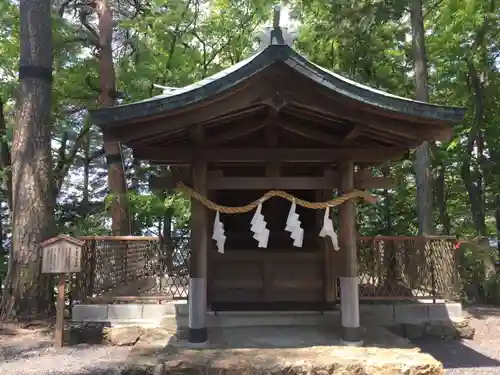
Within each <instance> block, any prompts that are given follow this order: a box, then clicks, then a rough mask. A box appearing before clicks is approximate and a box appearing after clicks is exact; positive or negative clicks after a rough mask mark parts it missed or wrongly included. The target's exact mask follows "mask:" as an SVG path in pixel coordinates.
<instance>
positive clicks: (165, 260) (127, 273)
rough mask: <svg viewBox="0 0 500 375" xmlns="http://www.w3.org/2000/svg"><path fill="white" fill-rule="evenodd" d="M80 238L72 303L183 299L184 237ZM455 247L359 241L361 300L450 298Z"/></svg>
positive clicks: (448, 240) (427, 240) (440, 242)
mask: <svg viewBox="0 0 500 375" xmlns="http://www.w3.org/2000/svg"><path fill="white" fill-rule="evenodd" d="M82 240H84V242H85V247H84V251H83V254H82V264H83V271H82V272H80V273H78V274H77V275H76V279H75V281H74V285H73V288H72V291H73V292H72V299H73V300H76V301H84V300H88V299H89V298H95V297H102V296H108V297H113V298H114V297H123V298H125V297H127V296H134V297H147V296H149V297H151V296H153V295H154V296H157V297H158V298H162V297H163V298H171V299H176V298H186V297H187V294H188V283H189V276H188V269H189V255H190V247H189V238H188V237H186V236H182V237H179V238H176V239H174V240H173V243H172V244H171V245H170V246H164V245H162V244H161V242H160V240H159V239H158V238H157V237H134V236H129V237H111V236H96V237H82ZM455 244H456V240H455V238H452V237H401V236H398V237H389V236H377V237H359V238H358V261H359V281H360V282H359V284H360V298H361V299H364V300H413V299H416V298H418V299H454V298H455V297H456V296H457V293H458V290H457V287H458V275H457V272H456V264H455ZM264 251H265V250H264ZM337 292H338V295H337V298H339V297H340V293H339V290H338V291H337Z"/></svg>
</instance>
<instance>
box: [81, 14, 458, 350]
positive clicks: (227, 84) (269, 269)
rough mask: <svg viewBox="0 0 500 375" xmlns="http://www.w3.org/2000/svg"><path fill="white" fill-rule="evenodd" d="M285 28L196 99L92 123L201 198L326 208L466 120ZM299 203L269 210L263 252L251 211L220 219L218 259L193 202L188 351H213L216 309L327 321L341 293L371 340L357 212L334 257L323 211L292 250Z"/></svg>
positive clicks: (348, 330) (169, 98) (207, 217)
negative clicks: (317, 313)
mask: <svg viewBox="0 0 500 375" xmlns="http://www.w3.org/2000/svg"><path fill="white" fill-rule="evenodd" d="M278 21H279V14H277V15H275V22H274V26H273V27H272V28H269V33H267V36H266V38H265V40H263V41H262V44H261V47H260V49H259V50H258V51H257V52H256V53H255V54H253V55H252V56H250V57H249V58H247V59H245V60H243V61H241V62H239V63H237V64H235V65H233V66H231V67H229V68H227V69H225V70H223V71H221V72H219V73H217V74H215V75H213V76H211V77H208V78H205V79H203V80H201V81H199V82H196V83H194V84H191V85H188V86H186V87H183V88H178V89H172V90H167V91H165V92H164V93H163V94H161V95H157V96H154V97H152V98H150V99H146V100H143V101H139V102H135V103H132V104H126V105H120V106H116V107H110V108H102V109H98V110H95V111H92V113H91V119H92V122H93V124H96V125H98V126H99V127H100V128H101V129H102V130H103V133H104V135H105V137H106V138H107V139H109V140H115V141H119V142H121V143H122V144H124V145H126V146H127V147H129V148H131V149H132V150H133V154H134V157H135V158H139V159H144V160H148V161H149V162H150V163H151V164H160V165H169V166H171V168H172V170H173V171H175V173H174V176H175V177H176V178H177V179H179V181H182V182H183V183H184V184H186V185H187V186H189V187H191V188H192V189H194V191H196V192H197V193H198V194H200V195H201V196H203V197H206V198H208V199H210V200H211V201H213V202H215V203H217V204H220V205H225V206H244V205H246V204H248V203H250V202H252V201H255V200H256V199H259V198H260V197H261V196H263V195H264V194H265V193H266V192H268V191H270V190H274V189H277V190H284V191H287V192H289V193H290V194H292V195H293V196H294V197H297V198H298V199H304V200H307V201H310V202H322V201H328V200H330V199H332V197H333V192H334V191H337V193H338V195H339V196H341V195H343V194H346V193H350V192H353V191H354V190H355V189H357V190H363V189H380V188H382V189H383V188H391V186H392V185H391V181H390V180H388V179H386V178H382V177H374V176H372V175H371V173H370V169H369V168H370V166H374V165H379V164H381V163H384V162H387V161H392V160H400V159H402V158H404V157H406V156H407V155H408V153H409V150H411V149H414V148H416V147H417V146H419V145H420V144H421V143H422V142H424V141H436V140H438V141H446V140H448V139H450V137H451V135H452V132H453V130H452V126H453V124H455V123H458V122H460V121H461V120H462V118H463V116H464V113H465V110H464V109H463V108H452V107H444V106H439V105H433V104H428V103H424V102H418V101H414V100H410V99H405V98H401V97H398V96H395V95H391V94H388V93H385V92H382V91H379V90H375V89H373V88H370V87H367V86H363V85H361V84H358V83H356V82H353V81H351V80H349V79H346V78H343V77H341V76H339V75H337V74H335V73H333V72H331V71H328V70H326V69H324V68H321V67H320V66H318V65H316V64H314V63H312V62H311V61H309V60H308V59H306V58H305V57H304V56H302V55H301V54H299V53H298V52H297V51H295V50H294V49H293V48H292V45H291V40H290V38H289V35H288V33H287V31H286V29H285V28H282V27H280V26H279V22H278ZM107 157H108V160H111V161H112V160H117V158H116V155H107ZM164 187H166V186H164ZM290 205H291V202H290V201H288V200H286V199H281V198H273V199H269V200H267V201H265V202H263V203H262V215H263V217H264V218H265V222H266V225H267V227H266V228H267V229H268V230H269V233H268V238H267V239H266V242H267V244H265V245H266V246H261V247H259V244H260V242H259V243H258V242H257V241H256V239H255V237H254V233H252V231H251V230H250V222H251V220H252V217H253V215H254V213H255V210H254V211H251V212H247V213H241V214H225V213H220V221H221V222H222V223H223V225H224V235H225V237H226V241H225V243H224V244H223V247H224V251H223V253H221V252H219V251H218V248H217V243H216V242H215V241H213V240H212V232H213V225H214V219H215V215H216V212H214V211H213V210H209V209H207V207H205V206H204V205H203V204H202V203H201V202H200V201H199V200H196V199H192V205H191V210H192V213H191V215H192V217H191V220H192V224H191V258H190V281H189V297H188V299H189V341H190V342H193V343H199V342H205V341H206V340H207V311H209V310H213V311H217V310H247V311H248V310H270V309H272V310H285V309H286V310H325V309H329V308H335V306H333V303H334V299H335V298H334V296H335V293H336V290H337V288H338V287H339V288H340V309H341V322H342V334H341V335H342V339H343V340H344V341H346V342H352V343H356V342H360V341H361V340H362V332H361V329H360V322H359V298H358V267H357V254H356V251H357V249H356V239H357V235H358V234H357V228H356V200H354V199H350V200H348V201H346V202H345V203H343V204H341V205H339V206H338V223H339V225H338V227H336V228H335V231H336V233H338V240H339V248H340V249H339V250H338V251H336V250H335V246H334V245H333V242H332V241H331V238H329V237H328V236H326V237H320V236H319V233H320V231H321V229H322V226H323V225H324V222H325V217H324V213H325V211H324V210H313V209H309V208H304V207H301V206H300V205H297V211H296V212H297V214H298V217H299V218H300V222H301V228H302V229H303V238H302V240H301V244H300V245H301V246H300V247H299V246H294V240H293V239H291V238H290V237H291V236H290V232H287V231H286V230H285V226H286V221H287V215H288V213H289V210H290ZM337 280H339V284H340V285H337Z"/></svg>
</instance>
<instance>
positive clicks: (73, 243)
mask: <svg viewBox="0 0 500 375" xmlns="http://www.w3.org/2000/svg"><path fill="white" fill-rule="evenodd" d="M83 245H84V242H83V241H80V240H77V239H76V238H73V237H70V236H66V235H59V236H57V237H53V238H51V239H49V240H47V241H45V242H43V243H42V244H41V247H42V273H57V274H59V281H58V285H57V309H56V310H57V313H56V332H55V346H57V347H62V345H63V332H64V304H65V302H64V295H65V286H66V274H69V273H72V272H80V271H81V268H82V248H83Z"/></svg>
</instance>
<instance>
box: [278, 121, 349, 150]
mask: <svg viewBox="0 0 500 375" xmlns="http://www.w3.org/2000/svg"><path fill="white" fill-rule="evenodd" d="M278 125H279V126H280V127H281V128H283V129H285V130H288V131H289V132H292V133H294V134H297V135H300V136H301V137H305V138H309V139H312V140H313V141H316V142H321V143H323V144H327V145H330V146H335V145H338V144H339V143H340V141H341V139H339V138H337V137H334V136H332V135H330V134H327V133H324V132H320V131H317V130H314V129H311V128H308V127H306V126H301V125H298V124H293V123H291V122H288V121H287V122H280V123H278Z"/></svg>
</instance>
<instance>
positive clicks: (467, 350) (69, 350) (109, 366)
mask: <svg viewBox="0 0 500 375" xmlns="http://www.w3.org/2000/svg"><path fill="white" fill-rule="evenodd" d="M468 313H469V314H470V315H471V317H472V324H473V325H474V327H475V328H476V336H475V338H474V340H466V341H463V342H456V341H452V342H427V343H421V344H419V345H420V347H421V348H422V350H423V351H425V352H427V353H429V354H431V355H432V356H434V357H435V358H436V359H437V360H439V361H441V362H442V363H443V364H444V366H445V368H446V375H466V374H467V375H500V308H489V307H475V308H471V309H468ZM130 350H131V348H130V347H112V346H95V345H76V346H71V347H66V348H63V349H54V348H53V347H52V338H51V337H50V336H49V334H48V332H47V329H46V328H43V327H40V328H38V329H37V328H36V327H35V328H33V327H31V328H30V329H19V328H18V327H0V375H24V374H26V375H63V374H65V375H115V374H116V375H119V374H120V372H121V369H122V368H123V366H124V365H125V364H126V362H127V360H128V357H129V353H130Z"/></svg>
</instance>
